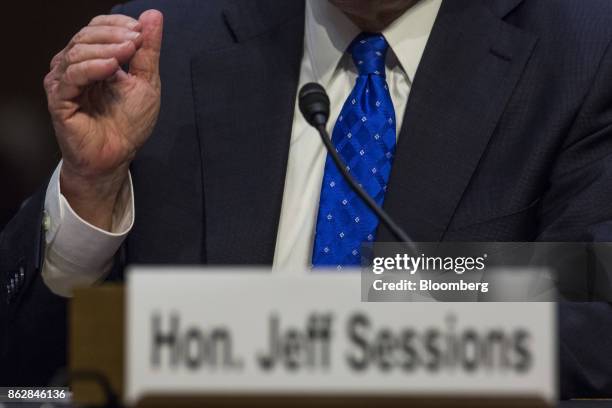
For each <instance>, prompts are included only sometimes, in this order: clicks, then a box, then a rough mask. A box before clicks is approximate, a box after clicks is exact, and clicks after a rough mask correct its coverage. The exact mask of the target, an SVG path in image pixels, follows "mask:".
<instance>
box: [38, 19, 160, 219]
mask: <svg viewBox="0 0 612 408" xmlns="http://www.w3.org/2000/svg"><path fill="white" fill-rule="evenodd" d="M162 29H163V17H162V15H161V13H160V12H158V11H156V10H148V11H146V12H144V13H143V14H141V15H140V17H139V19H138V20H135V19H133V18H130V17H127V16H123V15H106V16H98V17H95V18H94V19H93V20H92V21H91V22H90V23H89V25H88V26H87V27H84V28H83V29H82V30H81V31H79V32H78V33H77V34H76V35H75V36H74V37H73V38H72V40H71V41H70V42H69V44H68V45H67V46H66V48H64V49H63V50H62V51H60V52H59V53H58V54H57V55H56V56H55V57H54V58H53V60H52V61H51V70H50V72H49V74H48V75H47V76H46V77H45V82H44V84H45V90H46V93H47V100H48V105H49V112H50V113H51V118H52V121H53V127H54V128H55V132H56V137H57V140H58V144H59V146H60V149H61V151H62V157H63V165H62V171H61V177H60V179H61V190H62V193H63V194H64V196H65V197H66V198H67V199H68V202H69V203H70V205H71V207H72V208H73V209H74V210H75V211H76V212H77V214H79V216H81V217H82V218H83V219H85V220H86V221H88V222H90V223H92V224H94V225H96V226H97V227H100V228H103V229H106V230H109V229H110V228H111V222H112V213H113V209H114V206H115V203H116V201H117V196H118V193H119V190H120V188H121V186H122V185H123V183H124V182H125V180H126V178H127V175H128V167H129V164H130V162H131V160H132V159H133V158H134V155H135V154H136V152H137V151H138V149H139V148H140V147H141V146H142V145H143V144H144V142H145V141H146V140H147V138H148V137H149V135H150V134H151V132H152V130H153V128H154V126H155V122H156V120H157V115H158V112H159V107H160V94H161V83H160V79H159V54H160V49H161V40H162ZM126 65H127V66H129V70H128V72H126V71H124V70H123V69H122V68H121V67H122V66H126Z"/></svg>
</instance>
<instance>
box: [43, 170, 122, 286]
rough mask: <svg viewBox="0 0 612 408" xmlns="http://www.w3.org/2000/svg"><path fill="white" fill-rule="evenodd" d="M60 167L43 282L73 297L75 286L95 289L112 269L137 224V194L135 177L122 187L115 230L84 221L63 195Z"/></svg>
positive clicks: (54, 180) (50, 194) (49, 204)
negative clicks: (135, 217)
mask: <svg viewBox="0 0 612 408" xmlns="http://www.w3.org/2000/svg"><path fill="white" fill-rule="evenodd" d="M61 167H62V163H61V162H60V164H59V165H58V166H57V168H56V169H55V172H54V173H53V176H52V177H51V181H50V182H49V186H48V187H47V193H46V196H45V222H44V227H45V230H46V232H45V242H46V250H45V260H44V265H43V272H42V276H43V280H44V282H45V284H46V285H47V287H49V289H50V290H51V291H52V292H54V293H55V294H58V295H60V296H71V295H72V290H73V289H74V288H75V287H83V286H91V285H93V284H95V283H96V282H99V281H100V280H102V279H103V278H104V277H105V276H106V275H107V274H108V273H109V272H110V270H111V268H112V265H113V258H114V255H115V253H116V252H117V249H118V248H119V247H120V246H121V244H122V243H123V241H124V239H125V237H126V236H127V234H128V233H129V232H130V230H131V229H132V226H133V224H134V193H133V187H132V178H131V175H129V176H128V180H127V181H126V182H125V184H124V185H123V186H122V187H121V191H120V193H119V197H118V199H117V203H116V206H115V209H114V211H113V220H112V228H111V231H105V230H102V229H100V228H98V227H96V226H94V225H91V224H90V223H88V222H87V221H85V220H83V219H82V218H81V217H79V215H78V214H77V213H76V212H75V211H74V210H73V209H72V207H70V204H69V203H68V200H66V198H65V197H64V196H63V195H62V194H61V190H60V171H61Z"/></svg>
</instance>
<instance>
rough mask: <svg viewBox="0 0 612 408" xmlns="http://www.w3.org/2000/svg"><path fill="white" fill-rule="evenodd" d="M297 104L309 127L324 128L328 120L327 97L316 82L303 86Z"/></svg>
mask: <svg viewBox="0 0 612 408" xmlns="http://www.w3.org/2000/svg"><path fill="white" fill-rule="evenodd" d="M298 104H299V106H300V112H302V115H303V116H304V119H306V122H308V123H309V124H310V126H314V127H319V126H325V124H326V123H327V120H328V118H329V97H328V96H327V92H325V89H324V88H323V87H322V86H321V85H319V84H317V83H316V82H310V83H308V84H306V85H304V86H303V87H302V89H300V93H299V98H298Z"/></svg>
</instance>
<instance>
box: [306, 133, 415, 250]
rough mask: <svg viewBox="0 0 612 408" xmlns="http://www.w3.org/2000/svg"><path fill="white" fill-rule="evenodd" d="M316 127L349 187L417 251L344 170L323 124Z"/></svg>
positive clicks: (396, 234)
mask: <svg viewBox="0 0 612 408" xmlns="http://www.w3.org/2000/svg"><path fill="white" fill-rule="evenodd" d="M316 128H317V130H318V131H319V135H320V136H321V139H322V140H323V144H325V147H326V148H327V151H328V152H329V154H330V155H331V157H332V160H333V161H334V163H335V164H336V166H337V167H338V170H340V173H342V177H344V179H345V180H346V181H347V182H348V183H349V184H350V186H351V188H352V189H353V190H354V191H355V192H356V193H357V195H358V196H359V198H361V199H362V200H363V201H364V202H365V203H366V205H367V206H368V207H370V209H371V210H372V211H374V213H375V214H376V216H378V218H379V219H380V221H381V222H382V223H383V224H384V225H385V226H387V228H389V230H390V231H391V232H392V233H393V235H395V238H396V239H397V240H398V241H400V242H401V243H403V244H404V245H405V246H406V247H407V249H408V250H409V251H410V252H412V253H413V254H415V253H416V252H417V248H416V246H415V245H414V243H413V242H412V240H411V239H410V237H409V236H408V234H406V232H404V230H403V229H402V228H401V227H400V226H399V225H397V224H396V223H395V222H394V221H393V219H391V217H390V216H389V214H387V212H386V211H385V210H383V209H382V208H381V207H380V206H379V205H378V204H377V203H376V201H374V199H373V198H372V197H370V195H369V194H368V193H367V192H366V191H365V190H364V189H363V187H361V186H360V185H359V184H357V182H356V181H355V179H354V178H353V177H352V176H351V175H350V174H349V172H348V171H347V170H346V163H344V160H342V158H341V157H340V155H338V152H336V148H335V147H334V145H333V144H332V142H331V139H330V137H329V134H328V133H327V130H326V129H325V125H324V124H320V125H317V126H316Z"/></svg>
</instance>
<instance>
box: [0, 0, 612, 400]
mask: <svg viewBox="0 0 612 408" xmlns="http://www.w3.org/2000/svg"><path fill="white" fill-rule="evenodd" d="M148 8H157V9H160V10H161V11H162V12H163V13H164V15H165V35H164V43H163V52H162V60H161V75H162V83H163V92H162V109H161V114H160V118H159V122H158V124H157V127H156V129H155V131H154V133H153V135H152V136H151V138H150V140H149V141H148V142H147V144H146V145H145V146H144V147H143V149H142V151H141V152H140V153H139V154H138V156H137V157H136V159H135V161H134V163H133V165H132V168H131V170H132V175H133V180H134V188H135V194H136V224H135V226H134V229H133V231H132V232H131V234H130V235H129V238H128V239H127V241H126V243H125V245H124V246H123V248H122V250H121V251H120V253H119V254H118V261H117V265H118V267H117V268H116V270H115V272H114V273H113V276H112V277H111V278H110V279H121V277H122V268H121V266H122V265H125V264H126V263H145V264H150V263H164V264H270V263H271V262H272V259H273V254H274V248H275V240H276V233H277V227H278V221H279V214H280V209H281V201H282V194H283V186H284V178H285V169H286V164H287V157H288V150H289V140H290V134H291V125H292V121H293V117H292V116H293V112H294V103H295V96H296V90H297V85H298V75H299V68H300V61H301V58H302V45H303V44H302V43H303V33H304V4H303V1H302V0H291V1H289V0H283V1H277V0H257V1H238V0H236V1H232V0H225V1H224V0H209V1H197V0H141V1H136V2H133V3H129V4H127V5H125V6H120V7H119V8H117V9H116V12H121V13H125V14H129V15H132V16H137V15H138V14H139V13H140V12H141V11H143V10H145V9H148ZM611 39H612V2H610V1H607V0H589V1H585V0H556V1H551V0H525V1H522V0H461V1H450V0H446V1H444V3H443V5H442V8H441V10H440V13H439V16H438V18H437V20H436V22H435V25H434V27H433V31H432V33H431V37H430V39H429V42H428V44H427V47H426V50H425V53H424V55H423V58H422V60H421V63H420V66H419V68H418V72H417V74H416V78H415V80H414V83H413V86H412V90H411V95H410V99H409V101H408V105H407V107H406V111H405V114H404V120H403V126H402V129H401V135H400V137H399V143H398V146H397V156H396V160H395V164H394V168H393V172H392V174H391V178H390V182H389V190H388V193H387V197H386V199H385V208H386V209H387V211H388V212H389V213H390V214H391V215H392V216H393V217H394V218H395V220H397V221H398V222H399V224H400V225H401V226H402V227H403V228H404V229H406V230H407V231H409V233H410V234H411V236H412V237H414V238H415V240H417V241H440V240H444V241H535V240H542V241H612V221H611V220H612V161H611V160H612V50H610V41H611ZM43 198H44V189H43V190H41V192H40V193H39V194H38V195H36V196H34V197H32V198H31V199H30V200H29V201H28V202H27V203H26V204H25V205H24V206H23V208H22V209H21V211H20V212H19V213H18V214H17V215H16V216H15V218H14V219H13V220H12V222H11V223H10V224H9V225H8V226H7V227H6V228H5V230H4V231H3V234H2V237H1V241H0V251H1V252H0V273H1V275H0V278H1V279H2V280H3V281H4V282H3V285H2V291H0V293H1V294H0V296H3V298H2V299H1V301H2V309H1V312H2V325H3V326H2V329H1V333H2V334H3V335H4V336H3V339H2V344H1V347H2V349H1V350H0V352H1V355H2V361H1V362H0V383H3V384H34V383H44V382H45V381H47V379H48V378H49V377H50V375H51V374H52V372H53V371H54V370H55V369H56V368H57V367H58V366H60V365H63V364H64V361H65V352H64V350H65V329H66V323H65V317H64V313H65V310H64V309H65V302H64V301H63V300H62V299H60V298H58V297H56V296H54V295H52V294H51V293H50V292H49V291H48V290H47V289H46V287H45V286H44V283H42V281H41V279H40V267H41V259H42V258H43V256H42V253H43V250H44V248H43V247H42V244H41V242H42V236H41V228H40V225H41V216H42V215H41V214H42V206H43ZM378 239H379V240H380V241H385V240H392V239H391V235H390V234H389V232H388V231H386V230H385V229H381V231H379V234H378ZM22 272H23V275H24V278H23V279H22V278H20V275H21V274H22ZM11 278H13V280H14V282H16V283H15V286H17V289H16V290H15V291H14V292H16V293H15V294H13V295H12V296H10V298H7V295H6V291H5V285H6V284H7V283H8V282H10V279H11ZM559 316H560V345H559V347H560V356H561V357H560V368H561V387H562V393H563V395H564V396H566V397H569V396H573V397H576V396H595V395H607V396H612V374H611V373H612V307H610V305H608V304H603V303H599V304H568V305H564V306H562V307H561V308H560V315H559Z"/></svg>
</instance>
